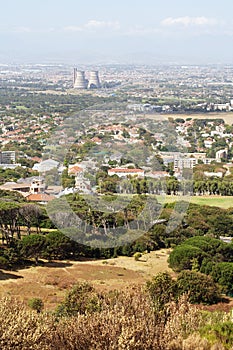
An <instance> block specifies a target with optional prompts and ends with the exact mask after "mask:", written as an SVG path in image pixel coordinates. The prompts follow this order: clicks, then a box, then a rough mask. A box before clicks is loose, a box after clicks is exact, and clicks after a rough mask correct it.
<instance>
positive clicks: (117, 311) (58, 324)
mask: <svg viewBox="0 0 233 350" xmlns="http://www.w3.org/2000/svg"><path fill="white" fill-rule="evenodd" d="M226 317H227V316H221V317H219V322H221V321H222V322H223V321H224V318H226ZM204 323H205V324H207V323H208V324H210V325H211V324H212V323H213V320H212V319H211V317H210V318H209V319H204V318H203V317H202V316H201V313H200V311H198V310H197V309H196V308H195V307H193V306H191V305H190V304H189V303H188V302H187V299H186V298H185V297H182V298H181V300H180V301H179V302H178V303H170V304H169V305H167V306H166V308H165V309H163V310H160V311H156V309H155V308H154V306H153V305H152V302H151V299H150V298H149V296H148V295H147V293H146V292H145V291H144V290H142V289H141V288H138V287H134V288H131V290H130V291H124V292H115V293H111V294H109V293H108V294H107V293H104V294H102V296H101V309H100V310H99V311H96V312H94V313H88V312H86V313H84V314H77V315H75V316H71V317H62V318H57V317H56V316H55V315H53V314H47V313H39V314H38V313H36V312H35V311H31V310H29V309H28V308H26V307H25V305H24V304H23V303H20V302H17V301H14V300H12V299H9V298H7V299H3V300H1V303H0V347H1V349H3V350H8V349H15V350H28V349H33V350H36V349H38V350H49V349H51V350H55V349H62V350H63V349H64V350H76V349H77V350H88V349H90V350H123V349H125V350H126V349H127V350H137V349H138V350H147V349H148V350H150V349H151V350H152V349H153V350H184V349H185V350H198V349H199V350H224V349H232V348H230V347H229V346H228V345H226V346H225V345H224V344H225V343H226V344H228V343H227V342H226V339H224V338H222V340H220V339H218V338H216V337H215V338H213V339H212V340H207V339H206V338H205V337H202V338H201V336H200V334H199V329H200V327H203V326H204ZM229 344H230V343H229ZM231 345H232V344H231Z"/></svg>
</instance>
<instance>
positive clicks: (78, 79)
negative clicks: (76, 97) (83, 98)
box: [74, 68, 87, 89]
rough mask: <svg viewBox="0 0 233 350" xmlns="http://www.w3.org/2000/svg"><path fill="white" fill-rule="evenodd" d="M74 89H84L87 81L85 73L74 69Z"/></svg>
mask: <svg viewBox="0 0 233 350" xmlns="http://www.w3.org/2000/svg"><path fill="white" fill-rule="evenodd" d="M74 88H76V89H86V88H87V81H86V79H85V72H84V71H82V70H77V68H75V69H74Z"/></svg>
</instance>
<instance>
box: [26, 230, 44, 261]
mask: <svg viewBox="0 0 233 350" xmlns="http://www.w3.org/2000/svg"><path fill="white" fill-rule="evenodd" d="M45 243H46V238H45V236H41V235H30V236H25V237H23V239H22V240H21V241H20V242H19V247H20V254H21V255H22V256H23V257H28V258H34V259H35V262H36V264H38V259H39V256H41V255H42V253H43V251H44V248H45Z"/></svg>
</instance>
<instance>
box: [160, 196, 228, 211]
mask: <svg viewBox="0 0 233 350" xmlns="http://www.w3.org/2000/svg"><path fill="white" fill-rule="evenodd" d="M158 200H159V199H158ZM178 200H179V201H180V200H188V201H190V203H194V204H199V205H209V206H214V207H219V208H223V209H228V208H231V207H233V197H231V196H192V197H188V198H187V199H186V197H177V196H166V197H165V198H164V203H173V202H176V201H178Z"/></svg>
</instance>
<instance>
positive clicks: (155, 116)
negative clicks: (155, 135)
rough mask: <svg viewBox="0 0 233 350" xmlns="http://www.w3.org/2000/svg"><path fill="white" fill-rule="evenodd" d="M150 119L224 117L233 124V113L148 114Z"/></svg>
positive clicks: (226, 121)
mask: <svg viewBox="0 0 233 350" xmlns="http://www.w3.org/2000/svg"><path fill="white" fill-rule="evenodd" d="M146 117H147V118H149V119H155V120H167V119H168V118H173V119H176V118H182V119H187V118H192V119H223V120H224V121H225V123H226V124H230V125H232V124H233V113H228V112H226V113H198V114H166V115H165V114H162V115H159V114H153V115H150V114H148V115H147V116H146Z"/></svg>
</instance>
